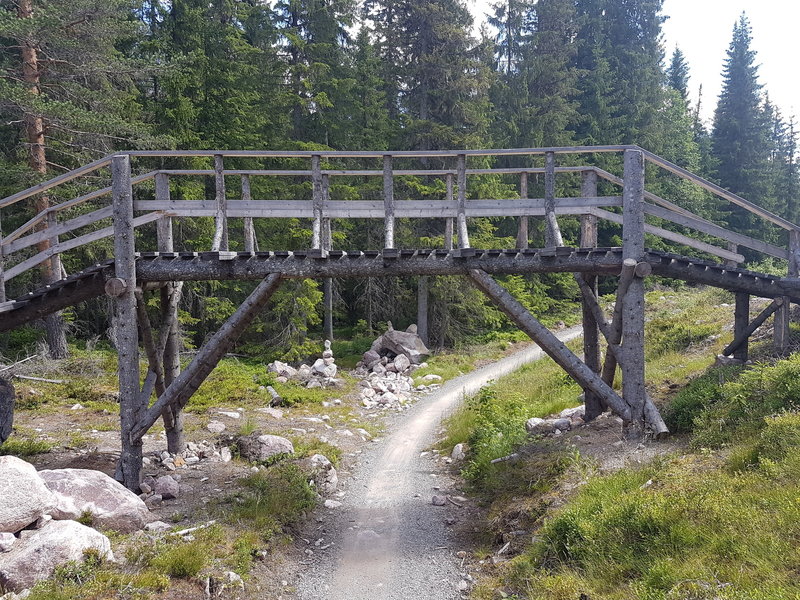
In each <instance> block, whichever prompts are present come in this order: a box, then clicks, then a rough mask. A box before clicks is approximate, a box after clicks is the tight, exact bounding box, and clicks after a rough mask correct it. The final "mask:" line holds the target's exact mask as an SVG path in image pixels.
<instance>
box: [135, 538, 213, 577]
mask: <svg viewBox="0 0 800 600" xmlns="http://www.w3.org/2000/svg"><path fill="white" fill-rule="evenodd" d="M193 535H194V538H195V539H193V540H191V541H184V540H182V539H180V538H178V537H177V536H167V537H164V538H160V539H158V540H156V541H155V542H153V541H152V540H148V541H147V542H144V541H142V542H139V543H137V544H134V545H132V546H130V547H128V548H127V550H126V553H125V557H126V558H127V559H128V562H129V563H130V564H132V565H135V566H138V567H143V568H145V569H150V570H152V571H154V572H156V573H159V574H162V575H166V576H169V577H175V578H189V577H195V576H197V575H198V574H199V573H200V572H201V571H202V570H203V569H204V568H206V566H208V565H209V564H210V562H211V560H212V559H213V557H214V550H215V548H216V546H217V545H218V544H220V543H221V542H222V541H223V540H224V534H223V530H222V528H221V527H220V526H219V525H212V526H210V527H203V528H200V529H198V530H197V531H196V532H195V533H194V534H193Z"/></svg>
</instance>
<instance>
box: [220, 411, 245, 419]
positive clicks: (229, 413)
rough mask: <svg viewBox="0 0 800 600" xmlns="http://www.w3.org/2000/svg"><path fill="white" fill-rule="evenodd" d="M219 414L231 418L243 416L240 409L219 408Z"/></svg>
mask: <svg viewBox="0 0 800 600" xmlns="http://www.w3.org/2000/svg"><path fill="white" fill-rule="evenodd" d="M217 414H220V415H222V416H223V417H228V418H229V419H238V418H240V417H241V416H242V415H241V414H239V412H238V411H235V410H218V411H217Z"/></svg>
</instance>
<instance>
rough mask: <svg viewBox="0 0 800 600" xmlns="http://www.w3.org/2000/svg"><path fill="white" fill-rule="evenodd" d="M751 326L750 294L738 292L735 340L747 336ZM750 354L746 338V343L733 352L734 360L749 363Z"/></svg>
mask: <svg viewBox="0 0 800 600" xmlns="http://www.w3.org/2000/svg"><path fill="white" fill-rule="evenodd" d="M749 324H750V294H748V293H747V292H736V306H735V308H734V313H733V339H738V338H739V337H740V336H741V335H745V333H746V330H747V326H748V325H749ZM749 353H750V343H749V340H748V339H747V338H746V336H745V341H744V342H742V344H741V345H740V346H739V347H738V348H737V349H736V350H734V352H733V358H736V359H738V360H740V361H742V362H747V358H748V356H749Z"/></svg>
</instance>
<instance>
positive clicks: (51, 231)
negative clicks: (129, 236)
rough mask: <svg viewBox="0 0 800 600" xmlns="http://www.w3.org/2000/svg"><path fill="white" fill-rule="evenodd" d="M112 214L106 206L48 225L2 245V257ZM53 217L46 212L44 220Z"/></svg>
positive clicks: (53, 215)
mask: <svg viewBox="0 0 800 600" xmlns="http://www.w3.org/2000/svg"><path fill="white" fill-rule="evenodd" d="M112 213H113V208H112V207H111V206H106V207H105V208H101V209H99V210H96V211H94V212H90V213H88V214H85V215H81V216H79V217H75V218H74V219H70V220H69V221H64V222H63V223H58V224H54V223H52V222H51V223H50V224H48V226H47V228H46V229H42V230H41V231H37V232H36V233H32V234H30V235H26V236H25V237H22V238H18V239H17V240H15V241H13V242H9V243H7V244H6V243H5V242H4V244H3V255H4V256H8V255H10V254H12V253H13V252H17V251H18V250H22V249H24V248H29V247H30V246H35V245H36V244H38V243H39V242H41V241H43V240H46V239H49V238H52V237H56V236H59V235H63V234H65V233H70V232H71V231H75V230H76V229H80V228H81V227H86V226H87V225H91V224H92V223H97V222H98V221H102V220H103V219H109V218H111V215H112ZM54 217H55V213H53V212H49V211H48V212H47V215H46V217H45V220H47V219H52V218H54Z"/></svg>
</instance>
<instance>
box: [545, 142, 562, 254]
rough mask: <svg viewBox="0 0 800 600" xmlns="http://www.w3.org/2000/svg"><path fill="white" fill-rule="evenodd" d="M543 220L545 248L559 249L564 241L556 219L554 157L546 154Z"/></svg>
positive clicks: (551, 153)
mask: <svg viewBox="0 0 800 600" xmlns="http://www.w3.org/2000/svg"><path fill="white" fill-rule="evenodd" d="M544 161H545V162H544V169H545V172H544V218H545V243H544V245H545V247H547V248H553V247H561V246H563V245H564V240H563V239H562V237H561V229H560V228H559V226H558V220H557V219H556V171H555V169H556V155H555V153H554V152H547V153H546V154H545V158H544Z"/></svg>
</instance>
